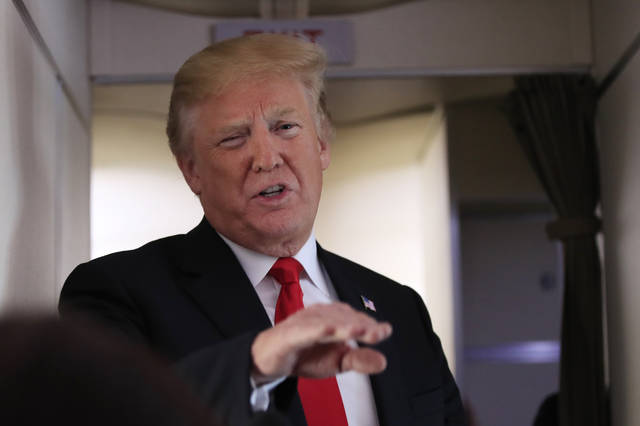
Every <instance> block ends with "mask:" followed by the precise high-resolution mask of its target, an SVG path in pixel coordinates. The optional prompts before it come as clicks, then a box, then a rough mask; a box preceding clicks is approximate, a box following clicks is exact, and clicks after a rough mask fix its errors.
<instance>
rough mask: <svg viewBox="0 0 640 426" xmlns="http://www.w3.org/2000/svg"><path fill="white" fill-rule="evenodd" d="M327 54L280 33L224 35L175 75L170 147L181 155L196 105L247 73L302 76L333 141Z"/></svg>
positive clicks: (320, 126)
mask: <svg viewBox="0 0 640 426" xmlns="http://www.w3.org/2000/svg"><path fill="white" fill-rule="evenodd" d="M325 68H326V55H325V53H324V51H323V50H322V48H320V47H319V46H317V45H315V44H313V43H310V42H307V41H304V40H301V39H299V38H296V37H292V36H287V35H281V34H255V35H250V36H243V37H238V38H233V39H228V40H224V41H222V42H219V43H215V44H212V45H211V46H209V47H207V48H205V49H203V50H201V51H200V52H198V53H196V54H194V55H193V56H191V57H190V58H189V59H187V61H186V62H185V63H184V64H183V65H182V67H180V69H179V70H178V73H177V74H176V75H175V77H174V79H173V91H172V92H171V101H170V104H169V116H168V119H167V136H168V138H169V147H170V148H171V151H172V152H173V154H174V155H175V156H176V157H178V156H181V155H184V154H187V153H188V152H189V151H190V146H191V128H192V125H193V120H194V118H195V117H194V115H195V114H193V110H194V107H195V106H197V105H198V104H199V103H200V102H202V101H204V100H205V99H206V98H208V97H209V96H212V95H213V96H215V95H217V94H219V93H221V92H222V91H223V90H224V88H225V87H226V86H227V85H229V84H230V83H233V82H237V81H239V80H242V79H246V78H248V77H258V76H266V77H268V76H272V75H277V76H283V75H285V76H287V75H290V76H291V77H293V78H297V79H299V81H300V82H301V83H302V84H303V86H304V87H305V89H306V90H307V91H308V94H309V96H310V99H311V102H312V105H315V110H316V111H315V118H316V127H317V131H318V133H319V135H320V138H324V140H325V141H326V142H329V141H330V139H331V138H332V136H333V127H332V126H331V121H330V117H329V114H328V111H327V108H326V101H325V95H324V78H323V74H324V70H325Z"/></svg>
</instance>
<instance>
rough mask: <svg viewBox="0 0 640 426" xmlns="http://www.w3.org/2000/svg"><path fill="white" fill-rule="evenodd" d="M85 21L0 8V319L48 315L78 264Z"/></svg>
mask: <svg viewBox="0 0 640 426" xmlns="http://www.w3.org/2000/svg"><path fill="white" fill-rule="evenodd" d="M86 13H87V3H86V2H84V1H81V2H78V1H73V0H64V1H57V2H55V4H54V3H52V2H48V1H43V0H40V1H36V0H33V1H24V2H22V1H16V2H8V1H7V2H2V3H1V4H0V37H1V39H2V43H0V63H2V67H0V93H2V94H3V95H2V96H1V97H0V119H1V120H2V122H3V123H4V124H3V125H2V126H0V150H1V152H0V162H1V163H0V180H1V181H2V190H1V192H0V205H2V206H3V207H2V208H1V209H0V215H1V217H2V223H3V225H2V227H0V312H2V313H7V312H12V311H24V310H44V311H53V310H54V309H55V306H56V302H57V299H58V293H59V291H60V288H61V285H62V281H63V279H64V278H65V277H66V276H67V275H68V273H69V272H70V271H71V268H72V267H73V266H75V265H76V264H77V263H79V262H80V261H82V260H85V259H87V258H88V254H89V206H88V200H89V179H88V176H89V174H88V173H89V161H88V157H89V149H90V143H89V129H88V123H89V120H90V118H89V117H90V108H89V104H90V98H89V79H88V63H87V53H88V41H87V37H86V33H87V20H86ZM24 19H26V20H27V22H28V23H29V25H27V24H26V23H25V20H24ZM34 32H37V33H38V36H39V37H40V38H38V37H34ZM61 82H63V83H61Z"/></svg>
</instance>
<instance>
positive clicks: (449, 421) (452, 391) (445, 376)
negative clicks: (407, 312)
mask: <svg viewBox="0 0 640 426" xmlns="http://www.w3.org/2000/svg"><path fill="white" fill-rule="evenodd" d="M411 293H412V295H413V298H414V301H415V303H416V305H417V306H418V310H419V311H420V315H421V317H422V318H424V328H425V332H426V333H427V334H428V335H429V336H430V340H431V342H432V345H433V348H434V350H435V351H436V353H437V354H438V357H439V364H440V373H441V375H442V391H443V395H444V424H445V425H451V426H467V420H466V415H465V412H464V406H463V405H462V400H461V399H460V392H459V391H458V386H457V385H456V382H455V379H454V378H453V375H452V374H451V370H450V369H449V365H448V363H447V359H446V357H445V355H444V351H443V349H442V344H441V343H440V339H439V338H438V336H437V335H436V333H435V332H434V331H433V325H432V323H431V319H430V316H429V313H428V312H427V308H426V306H425V305H424V303H423V301H422V299H421V298H420V296H419V295H418V294H417V293H416V292H415V291H413V290H411Z"/></svg>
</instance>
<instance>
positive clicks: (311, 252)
mask: <svg viewBox="0 0 640 426" xmlns="http://www.w3.org/2000/svg"><path fill="white" fill-rule="evenodd" d="M216 232H217V231H216ZM218 235H220V238H222V239H223V240H224V242H225V243H227V245H228V246H229V248H230V249H231V251H232V252H233V254H234V255H235V256H236V258H237V259H238V262H240V266H242V269H244V272H245V273H246V274H247V277H248V278H249V281H251V285H253V287H256V286H257V285H258V284H260V282H261V281H262V280H263V279H264V278H265V277H266V276H267V274H268V273H269V270H270V269H271V267H272V266H273V264H274V263H276V260H278V258H277V257H273V256H269V255H266V254H263V253H258V252H257V251H253V250H250V249H248V248H246V247H243V246H241V245H239V244H237V243H234V242H233V241H231V240H230V239H228V238H227V237H225V236H224V235H222V234H220V233H218ZM293 258H294V259H296V260H297V261H298V262H300V264H301V265H302V267H303V268H304V272H303V274H304V273H306V275H307V277H308V278H309V280H310V281H311V283H312V284H313V285H315V286H316V287H317V288H318V289H319V290H320V291H322V292H323V293H324V294H325V295H327V296H329V291H328V289H327V287H326V283H325V281H324V278H323V273H322V268H321V267H320V261H319V260H318V248H317V246H316V238H315V235H314V232H313V231H311V235H309V238H308V239H307V241H306V242H305V243H304V245H303V246H302V248H300V250H299V251H298V253H296V254H295V255H293ZM303 274H301V276H300V278H303Z"/></svg>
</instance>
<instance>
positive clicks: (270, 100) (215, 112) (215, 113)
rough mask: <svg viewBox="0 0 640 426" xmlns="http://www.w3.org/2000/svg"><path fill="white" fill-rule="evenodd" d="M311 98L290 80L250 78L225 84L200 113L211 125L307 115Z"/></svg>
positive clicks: (204, 103)
mask: <svg viewBox="0 0 640 426" xmlns="http://www.w3.org/2000/svg"><path fill="white" fill-rule="evenodd" d="M311 102H312V101H311V96H310V94H309V93H308V91H307V90H306V89H305V87H304V86H303V84H302V83H301V82H300V81H299V80H298V79H296V78H293V77H279V76H264V77H251V78H245V79H242V80H239V81H235V82H233V83H230V84H228V85H227V86H225V88H224V89H223V90H222V91H221V92H220V93H218V94H216V95H212V96H210V97H208V98H207V99H205V101H204V102H203V103H202V105H201V108H200V109H201V112H202V113H204V114H206V115H207V120H214V121H215V122H220V121H228V120H238V119H247V118H252V117H256V116H257V115H258V116H260V115H262V116H272V115H286V114H298V115H304V116H308V115H310V112H311V111H312V109H311V108H310V106H311Z"/></svg>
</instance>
